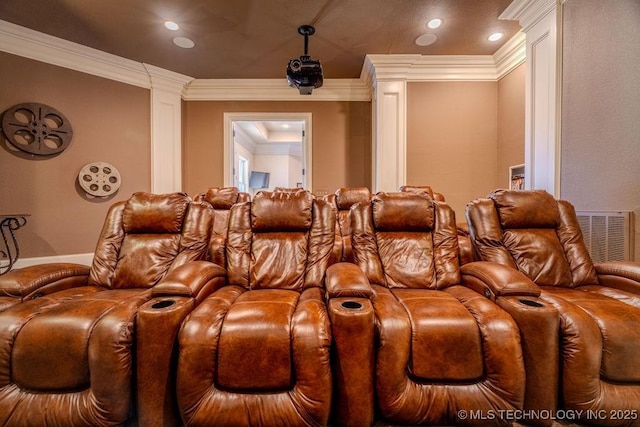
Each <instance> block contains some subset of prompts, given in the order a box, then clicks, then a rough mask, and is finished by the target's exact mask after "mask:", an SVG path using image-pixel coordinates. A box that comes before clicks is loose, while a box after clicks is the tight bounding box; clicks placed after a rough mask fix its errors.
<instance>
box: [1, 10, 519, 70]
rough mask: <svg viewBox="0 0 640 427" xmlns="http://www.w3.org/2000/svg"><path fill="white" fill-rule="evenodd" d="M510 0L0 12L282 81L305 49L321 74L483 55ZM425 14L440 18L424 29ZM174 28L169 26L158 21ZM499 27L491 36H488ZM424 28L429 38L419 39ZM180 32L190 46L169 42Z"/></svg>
mask: <svg viewBox="0 0 640 427" xmlns="http://www.w3.org/2000/svg"><path fill="white" fill-rule="evenodd" d="M510 3H511V0H305V1H285V0H189V1H186V0H182V1H176V0H108V1H100V0H1V1H0V19H2V20H5V21H8V22H11V23H14V24H17V25H20V26H23V27H27V28H30V29H34V30H37V31H40V32H42V33H45V34H49V35H53V36H56V37H59V38H62V39H65V40H69V41H72V42H76V43H79V44H82V45H85V46H89V47H92V48H95V49H99V50H101V51H104V52H108V53H112V54H115V55H118V56H121V57H124V58H128V59H132V60H135V61H138V62H144V63H147V64H151V65H155V66H157V67H161V68H164V69H168V70H171V71H175V72H177V73H181V74H185V75H187V76H191V77H194V78H198V79H228V78H281V77H283V76H284V75H285V70H286V66H287V63H288V62H289V60H290V59H292V58H296V57H298V56H300V55H301V54H302V53H303V52H304V37H303V36H301V35H299V34H298V32H297V29H298V26H300V25H303V24H310V25H313V26H314V27H315V28H316V33H315V34H314V35H313V36H311V37H310V38H309V55H311V56H312V57H313V58H315V59H320V61H321V63H322V67H323V70H324V77H325V78H329V79H335V78H357V77H359V76H360V71H361V69H362V65H363V62H364V57H365V55H367V54H423V55H490V54H493V53H495V51H496V50H498V49H499V48H500V47H501V46H502V45H503V44H504V42H506V41H507V40H509V39H510V38H511V37H512V36H513V35H514V34H515V33H517V32H518V31H519V30H520V27H519V25H518V23H517V22H512V21H505V20H500V19H498V16H499V15H500V13H502V11H503V10H504V9H505V8H506V7H507V6H508V5H509V4H510ZM434 17H439V18H442V19H443V20H444V25H443V26H442V27H440V28H438V29H435V30H431V29H428V28H427V27H426V26H425V23H426V22H427V21H428V20H429V19H430V18H434ZM167 20H171V21H174V22H176V23H178V24H179V25H180V29H179V30H178V31H169V30H167V29H166V28H164V26H163V22H164V21H167ZM493 32H503V33H504V35H505V36H504V37H503V38H502V40H500V41H499V42H489V41H488V40H487V36H488V35H489V34H490V33H493ZM425 33H432V34H434V35H436V36H437V40H436V42H435V43H433V44H432V45H429V46H418V45H416V44H415V42H414V41H415V39H416V38H417V37H418V36H420V35H422V34H425ZM177 36H181V37H188V38H190V39H191V40H193V41H194V42H195V47H194V48H192V49H182V48H179V47H177V46H176V45H174V44H173V43H172V39H173V38H174V37H177Z"/></svg>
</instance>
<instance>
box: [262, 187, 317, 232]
mask: <svg viewBox="0 0 640 427" xmlns="http://www.w3.org/2000/svg"><path fill="white" fill-rule="evenodd" d="M312 206H313V196H312V195H311V193H310V192H308V191H300V192H292V193H290V192H281V191H279V192H273V193H272V192H267V191H261V192H259V193H258V194H256V196H255V197H254V198H253V202H252V204H251V227H252V229H253V231H254V232H276V231H307V230H309V228H311V220H312V218H311V210H312Z"/></svg>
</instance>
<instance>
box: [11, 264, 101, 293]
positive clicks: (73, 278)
mask: <svg viewBox="0 0 640 427" xmlns="http://www.w3.org/2000/svg"><path fill="white" fill-rule="evenodd" d="M88 277H89V267H88V266H86V265H81V264H73V263H53V264H40V265H33V266H29V267H24V268H20V269H17V270H12V271H10V272H8V273H6V274H4V275H2V276H0V296H9V297H16V298H27V297H29V296H30V295H31V294H33V293H35V292H38V294H40V293H42V294H47V293H52V292H56V291H59V290H62V289H67V288H71V287H75V286H81V285H83V284H85V283H86V280H87V278H88Z"/></svg>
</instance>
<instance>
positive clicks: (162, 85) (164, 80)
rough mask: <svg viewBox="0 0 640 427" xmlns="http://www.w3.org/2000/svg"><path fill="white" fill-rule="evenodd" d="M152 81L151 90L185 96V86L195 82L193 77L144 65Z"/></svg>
mask: <svg viewBox="0 0 640 427" xmlns="http://www.w3.org/2000/svg"><path fill="white" fill-rule="evenodd" d="M142 65H143V66H144V68H145V70H146V72H147V74H148V75H149V78H150V79H151V88H153V89H158V90H163V91H165V92H170V93H178V94H183V93H184V88H185V86H186V85H187V84H188V83H189V82H190V81H192V80H193V77H189V76H185V75H184V74H180V73H174V72H173V71H169V70H165V69H164V68H160V67H156V66H153V65H150V64H145V63H143V64H142Z"/></svg>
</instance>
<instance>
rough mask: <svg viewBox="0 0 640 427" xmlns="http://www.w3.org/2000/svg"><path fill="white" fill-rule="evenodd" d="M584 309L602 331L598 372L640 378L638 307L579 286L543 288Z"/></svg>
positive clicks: (605, 376)
mask: <svg viewBox="0 0 640 427" xmlns="http://www.w3.org/2000/svg"><path fill="white" fill-rule="evenodd" d="M545 292H547V293H550V294H552V295H554V296H558V297H561V298H563V299H565V300H567V301H569V302H571V303H573V304H575V305H577V306H578V307H580V308H582V309H583V310H584V311H586V312H587V313H588V314H589V316H590V317H591V318H592V319H593V320H594V321H595V322H596V324H597V325H598V328H599V329H600V332H601V334H602V345H603V348H602V362H601V366H600V375H601V377H602V378H603V379H605V380H608V381H612V382H622V383H628V382H637V381H640V363H637V360H638V355H639V354H640V310H638V309H637V308H635V307H632V306H630V305H628V304H625V303H623V302H621V301H618V300H616V299H613V298H609V297H607V296H604V295H601V294H596V293H593V292H586V291H582V290H580V289H557V288H545Z"/></svg>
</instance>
